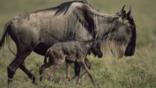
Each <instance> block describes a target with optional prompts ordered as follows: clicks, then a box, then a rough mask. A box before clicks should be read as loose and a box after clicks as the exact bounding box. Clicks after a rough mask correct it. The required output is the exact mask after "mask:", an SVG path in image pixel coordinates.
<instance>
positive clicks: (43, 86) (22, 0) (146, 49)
mask: <svg viewBox="0 0 156 88" xmlns="http://www.w3.org/2000/svg"><path fill="white" fill-rule="evenodd" d="M62 1H63V0H0V35H2V31H3V28H4V24H5V23H6V22H7V21H8V20H9V19H11V18H13V17H14V16H15V15H17V14H19V13H21V12H27V11H28V12H29V11H34V10H38V9H42V8H47V7H52V6H56V5H57V4H59V3H61V2H62ZM89 1H90V2H91V3H92V4H93V5H94V6H95V7H97V8H99V9H100V10H101V11H103V12H105V13H110V14H114V13H116V12H117V11H118V10H120V8H121V7H122V6H123V4H126V5H127V6H131V7H132V14H133V17H134V18H135V21H136V24H137V48H136V53H135V55H134V56H133V57H124V58H122V59H116V58H113V57H111V56H107V55H106V56H105V57H103V58H102V59H97V58H94V57H92V56H89V58H90V60H91V62H92V73H93V75H94V78H95V80H96V84H97V85H98V87H100V88H156V60H155V59H156V47H155V45H156V25H155V24H156V23H155V20H156V11H155V9H156V6H155V3H156V1H155V0H150V1H148V0H89ZM127 9H128V7H127ZM13 48H14V49H15V47H13ZM13 58H14V56H13V55H12V54H11V52H10V51H9V50H8V48H7V45H6V46H5V47H4V48H3V49H1V50H0V88H7V87H8V85H7V71H6V70H7V65H8V64H10V62H11V61H12V60H13ZM42 62H43V57H42V56H39V55H37V54H35V53H33V54H32V55H30V56H29V57H28V59H27V60H26V66H27V67H28V68H29V69H31V70H32V72H33V73H34V74H35V75H36V77H37V80H39V74H38V68H39V66H40V65H41V63H42ZM64 76H65V69H64V68H63V67H62V69H61V70H59V71H58V72H56V74H55V77H54V79H53V81H48V80H43V82H39V81H38V84H37V85H33V84H32V83H31V81H30V80H29V79H28V77H27V76H26V75H25V74H24V73H23V72H22V71H21V70H17V72H16V75H15V77H14V82H13V83H12V84H11V85H10V86H11V88H93V86H92V84H91V82H90V80H89V78H88V76H85V77H83V78H82V79H81V84H76V81H75V80H73V81H70V82H68V81H67V80H65V79H63V77H64ZM60 79H61V80H60Z"/></svg>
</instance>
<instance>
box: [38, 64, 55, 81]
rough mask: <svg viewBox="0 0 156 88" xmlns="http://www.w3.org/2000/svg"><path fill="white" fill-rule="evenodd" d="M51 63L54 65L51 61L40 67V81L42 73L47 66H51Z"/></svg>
mask: <svg viewBox="0 0 156 88" xmlns="http://www.w3.org/2000/svg"><path fill="white" fill-rule="evenodd" d="M51 65H53V63H50V62H48V63H45V64H43V65H41V67H40V68H39V74H40V81H42V74H43V72H44V70H45V69H46V68H48V67H50V66H51Z"/></svg>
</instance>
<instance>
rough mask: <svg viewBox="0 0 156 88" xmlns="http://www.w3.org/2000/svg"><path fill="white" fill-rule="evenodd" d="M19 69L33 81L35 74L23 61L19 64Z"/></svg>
mask: <svg viewBox="0 0 156 88" xmlns="http://www.w3.org/2000/svg"><path fill="white" fill-rule="evenodd" d="M20 69H21V70H22V71H24V72H25V73H26V74H27V76H28V77H29V78H30V79H31V80H32V82H33V83H35V76H34V75H33V74H32V73H31V72H30V71H29V70H28V69H27V68H26V67H25V65H24V63H23V64H21V65H20Z"/></svg>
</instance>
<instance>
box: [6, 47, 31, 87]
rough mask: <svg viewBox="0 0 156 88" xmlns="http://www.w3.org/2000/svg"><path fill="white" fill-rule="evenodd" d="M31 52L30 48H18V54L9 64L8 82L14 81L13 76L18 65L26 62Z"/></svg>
mask: <svg viewBox="0 0 156 88" xmlns="http://www.w3.org/2000/svg"><path fill="white" fill-rule="evenodd" d="M30 53H31V51H30V50H28V49H26V48H25V49H22V48H20V50H17V54H16V57H15V59H14V60H13V61H12V62H11V63H10V65H9V66H8V68H7V70H8V84H9V83H10V82H11V81H12V78H13V77H14V74H15V72H16V70H17V69H18V67H20V65H21V64H23V63H24V60H25V58H26V57H27V56H28V55H29V54H30Z"/></svg>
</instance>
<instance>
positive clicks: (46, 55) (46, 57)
mask: <svg viewBox="0 0 156 88" xmlns="http://www.w3.org/2000/svg"><path fill="white" fill-rule="evenodd" d="M48 55H49V52H46V53H45V56H44V64H46V63H48Z"/></svg>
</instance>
